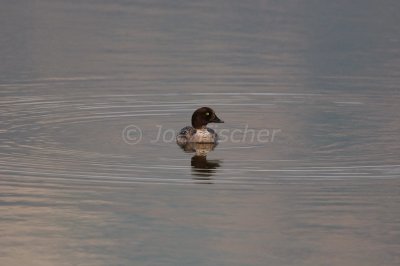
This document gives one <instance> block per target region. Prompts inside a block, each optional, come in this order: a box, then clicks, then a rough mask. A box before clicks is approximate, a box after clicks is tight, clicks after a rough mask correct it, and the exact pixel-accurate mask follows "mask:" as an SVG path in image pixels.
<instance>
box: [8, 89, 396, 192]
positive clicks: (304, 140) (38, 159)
mask: <svg viewBox="0 0 400 266" xmlns="http://www.w3.org/2000/svg"><path fill="white" fill-rule="evenodd" d="M200 99H201V100H200ZM371 104H372V105H380V106H386V107H387V108H393V106H392V105H391V104H390V103H389V104H388V103H383V102H375V103H371V102H370V100H369V99H368V98H367V97H357V96H354V95H350V96H349V95H347V96H346V100H344V97H343V98H341V97H338V96H334V95H329V94H321V93H319V94H312V93H310V94H294V93H275V92H263V93H262V92H246V93H179V94H178V93H166V94H152V93H149V94H145V93H142V94H126V93H125V94H104V95H96V96H92V95H82V96H80V95H69V96H62V97H61V96H57V95H50V96H41V97H39V96H3V97H2V98H1V101H0V106H1V110H2V113H1V116H2V120H1V131H0V139H1V147H0V148H1V161H0V166H1V170H0V171H1V173H2V174H3V175H4V177H3V178H2V182H14V183H15V182H21V184H22V183H41V182H45V183H46V184H58V185H72V184H76V185H80V184H90V185H93V184H97V185H102V186H110V185H111V186H124V185H126V184H130V183H131V184H134V183H138V182H139V183H162V184H187V183H192V182H193V180H192V179H191V177H192V174H193V172H192V171H193V169H192V166H191V165H190V157H191V155H190V154H185V153H183V152H182V151H181V150H180V149H178V147H177V146H176V145H175V143H174V141H173V139H171V137H170V138H169V139H168V141H165V140H159V141H154V140H155V139H156V137H157V135H158V134H159V133H158V132H157V131H158V130H164V132H165V131H166V130H178V129H179V128H180V127H183V126H185V125H186V124H188V121H189V119H190V115H191V112H192V111H193V110H194V109H195V108H196V107H198V106H202V105H209V106H213V107H214V108H215V109H216V110H217V112H218V114H220V116H222V117H223V118H224V120H225V121H226V123H225V124H222V125H220V126H219V128H217V129H216V130H217V131H218V130H219V129H228V130H231V131H232V130H234V129H243V128H245V126H247V128H250V129H254V130H260V129H263V128H268V129H272V128H273V129H279V132H280V135H278V136H277V138H276V139H275V140H274V141H273V142H269V143H256V142H251V141H250V140H251V138H247V137H246V136H245V137H243V138H242V139H243V141H240V142H239V143H238V142H237V141H229V140H228V141H227V142H224V143H220V145H219V146H218V147H217V148H216V150H215V151H214V152H211V153H210V154H209V158H211V160H212V159H217V160H219V161H220V163H218V167H216V168H215V169H212V170H210V171H209V172H207V176H212V180H213V183H219V184H224V185H228V184H229V185H246V186H259V185H263V184H274V183H288V184H296V183H299V182H300V183H302V182H317V181H324V180H325V181H327V180H330V181H332V180H346V179H353V180H354V179H360V178H361V179H364V178H376V179H381V178H385V179H388V178H389V179H390V178H397V176H398V174H399V172H400V167H399V165H398V164H396V163H395V162H396V160H397V156H398V155H399V154H398V151H399V150H398V146H397V144H393V143H395V142H394V140H395V137H396V136H395V135H393V134H392V133H393V132H395V131H396V130H398V126H397V125H396V124H393V123H388V124H384V122H385V120H386V121H387V120H389V119H388V118H387V117H386V119H385V120H383V121H382V122H381V125H378V126H379V127H381V129H382V128H385V130H386V131H385V133H384V134H383V135H382V134H381V133H379V132H377V131H373V130H371V127H373V126H375V127H377V125H376V124H375V125H370V124H369V123H370V122H371V121H368V120H363V116H364V115H365V113H366V112H367V113H368V112H372V111H371ZM338 105H340V108H339V107H338ZM310 109H311V110H310ZM348 115H350V116H351V117H348ZM376 115H378V114H376ZM327 119H328V120H329V119H331V121H328V122H329V123H331V124H327V123H326V121H327ZM350 120H351V121H354V122H349V121H350ZM374 122H376V121H374ZM353 123H357V125H356V126H355V127H354V124H353ZM129 125H135V126H137V127H139V128H140V129H141V130H142V132H143V139H142V141H141V142H140V143H138V144H137V145H129V143H125V142H124V140H123V139H122V137H121V133H122V131H123V129H124V128H125V127H126V126H129ZM243 130H244V129H243ZM243 130H242V131H243ZM354 132H356V133H357V132H358V133H359V134H358V135H354ZM381 132H382V131H381ZM378 133H379V134H378ZM347 134H350V135H347ZM351 134H353V135H351ZM241 136H244V135H243V132H242V135H241ZM349 144H350V145H349ZM379 150H381V151H382V150H385V151H386V152H385V154H381V153H380V152H379Z"/></svg>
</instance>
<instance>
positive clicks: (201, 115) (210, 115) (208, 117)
mask: <svg viewBox="0 0 400 266" xmlns="http://www.w3.org/2000/svg"><path fill="white" fill-rule="evenodd" d="M208 123H224V121H222V120H221V119H219V118H218V117H217V115H216V114H215V112H214V110H213V109H211V108H210V107H201V108H199V109H197V110H196V111H194V113H193V115H192V126H193V127H194V128H196V129H200V128H203V127H205V126H206V125H207V124H208Z"/></svg>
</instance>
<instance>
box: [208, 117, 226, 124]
mask: <svg viewBox="0 0 400 266" xmlns="http://www.w3.org/2000/svg"><path fill="white" fill-rule="evenodd" d="M210 122H212V123H224V121H222V120H221V119H219V118H218V116H214V118H213V119H212V120H211V121H210Z"/></svg>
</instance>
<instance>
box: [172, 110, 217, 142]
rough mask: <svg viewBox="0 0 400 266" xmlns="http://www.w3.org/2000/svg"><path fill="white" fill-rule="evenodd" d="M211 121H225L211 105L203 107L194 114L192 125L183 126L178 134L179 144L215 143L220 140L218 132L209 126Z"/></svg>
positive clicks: (177, 140)
mask: <svg viewBox="0 0 400 266" xmlns="http://www.w3.org/2000/svg"><path fill="white" fill-rule="evenodd" d="M209 123H224V121H222V120H221V119H219V118H218V116H217V115H216V114H215V112H214V110H213V109H211V108H210V107H201V108H199V109H197V110H196V111H194V113H193V115H192V126H187V127H184V128H182V129H181V130H180V131H179V133H178V135H177V136H176V142H177V144H178V145H180V146H182V145H186V144H188V143H214V144H216V143H217V142H218V135H217V133H216V132H215V131H214V130H213V129H211V128H208V127H207V124H209Z"/></svg>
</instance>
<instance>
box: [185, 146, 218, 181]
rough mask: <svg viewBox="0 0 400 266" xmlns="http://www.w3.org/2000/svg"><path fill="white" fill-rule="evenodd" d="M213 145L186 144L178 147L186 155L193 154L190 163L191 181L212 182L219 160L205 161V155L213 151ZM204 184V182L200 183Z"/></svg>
mask: <svg viewBox="0 0 400 266" xmlns="http://www.w3.org/2000/svg"><path fill="white" fill-rule="evenodd" d="M216 146H217V144H214V143H187V144H186V145H182V146H180V147H181V148H182V149H183V150H184V151H185V152H187V153H195V155H194V156H193V157H192V159H191V161H190V165H191V166H192V174H193V176H194V177H193V179H195V180H201V181H209V180H212V178H211V176H213V175H214V174H215V172H216V169H217V168H218V167H220V163H221V162H222V161H221V160H207V154H208V153H209V152H210V151H212V150H214V148H215V147H216ZM202 183H204V182H202Z"/></svg>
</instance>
